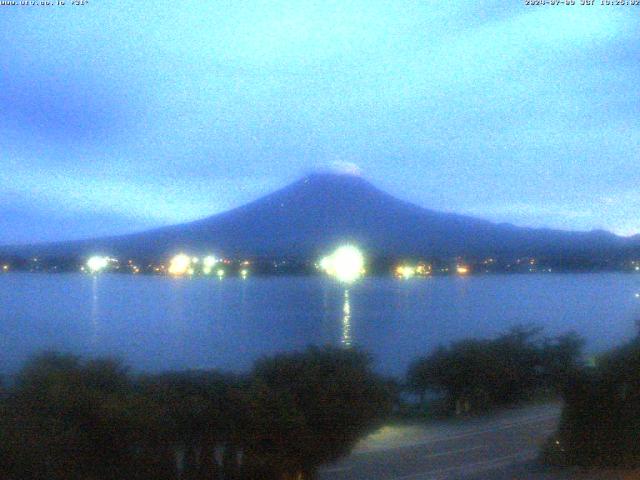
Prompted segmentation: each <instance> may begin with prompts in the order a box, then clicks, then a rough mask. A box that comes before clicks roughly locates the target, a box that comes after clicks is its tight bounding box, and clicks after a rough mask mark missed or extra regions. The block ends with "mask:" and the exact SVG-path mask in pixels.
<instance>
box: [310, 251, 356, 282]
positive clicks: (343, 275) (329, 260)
mask: <svg viewBox="0 0 640 480" xmlns="http://www.w3.org/2000/svg"><path fill="white" fill-rule="evenodd" d="M320 266H321V268H322V269H323V270H324V271H325V272H326V273H328V274H329V275H332V276H334V277H336V278H337V279H338V280H339V281H341V282H345V283H351V282H353V281H355V280H357V279H358V278H359V277H360V276H361V275H362V274H363V273H364V256H363V255H362V252H360V250H359V249H358V248H356V247H354V246H353V245H345V246H343V247H340V248H338V249H337V250H336V251H335V252H333V253H332V254H331V255H329V256H328V257H324V258H323V259H322V260H320Z"/></svg>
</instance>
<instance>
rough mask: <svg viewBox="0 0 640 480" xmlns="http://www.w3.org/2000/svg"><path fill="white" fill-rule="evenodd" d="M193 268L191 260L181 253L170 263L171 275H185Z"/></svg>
mask: <svg viewBox="0 0 640 480" xmlns="http://www.w3.org/2000/svg"><path fill="white" fill-rule="evenodd" d="M190 266H191V258H190V257H189V256H188V255H185V254H184V253H179V254H178V255H176V256H175V257H173V258H172V259H171V261H170V262H169V273H170V274H171V275H184V274H185V273H187V271H188V270H189V267H190Z"/></svg>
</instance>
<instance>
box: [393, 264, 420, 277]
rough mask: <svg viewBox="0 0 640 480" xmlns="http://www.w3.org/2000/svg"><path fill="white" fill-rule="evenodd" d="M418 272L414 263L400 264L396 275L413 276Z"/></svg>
mask: <svg viewBox="0 0 640 480" xmlns="http://www.w3.org/2000/svg"><path fill="white" fill-rule="evenodd" d="M415 274H416V268H415V267H414V266H412V265H398V267H397V268H396V275H397V276H398V277H400V278H411V277H413V276H414V275H415Z"/></svg>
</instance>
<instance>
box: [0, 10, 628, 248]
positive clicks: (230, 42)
mask: <svg viewBox="0 0 640 480" xmlns="http://www.w3.org/2000/svg"><path fill="white" fill-rule="evenodd" d="M577 3H579V1H578V2H577ZM0 41H1V42H2V43H1V44H2V45H3V46H4V47H3V48H2V49H0V125H1V127H2V130H1V132H0V166H1V167H2V168H0V243H20V242H33V241H43V240H64V239H71V238H82V237H90V236H94V235H104V234H112V233H125V232H132V231H137V230H141V229H145V228H148V227H152V226H158V225H166V224H171V223H176V222H182V221H187V220H191V219H196V218H200V217H204V216H207V215H210V214H213V213H217V212H221V211H224V210H227V209H229V208H232V207H235V206H238V205H241V204H243V203H245V202H247V201H249V200H252V199H255V198H257V197H259V196H261V195H263V194H265V193H268V192H270V191H272V190H274V189H276V188H279V187H281V186H284V185H286V184H287V183H289V182H290V181H293V180H295V179H297V178H299V177H300V176H302V175H304V174H305V173H308V172H310V171H313V170H315V169H324V168H327V167H332V168H337V169H354V168H357V169H358V170H360V171H361V172H362V175H363V176H365V177H366V178H368V179H369V180H371V181H372V182H373V183H374V184H376V185H378V186H379V187H381V188H383V189H385V190H387V191H389V192H390V193H392V194H394V195H396V196H398V197H400V198H403V199H406V200H410V201H412V202H415V203H417V204H419V205H422V206H425V207H428V208H432V209H437V210H446V211H454V212H460V213H467V214H472V215H475V216H480V217H483V218H487V219H490V220H495V221H501V222H502V221H508V222H512V223H515V224H518V225H527V226H549V227H556V228H563V229H580V230H588V229H592V228H605V229H608V230H612V231H615V232H617V233H620V234H625V235H628V234H633V233H640V217H639V216H638V213H637V212H638V210H639V209H640V189H638V185H640V83H639V82H640V61H639V60H640V7H638V6H623V7H619V6H609V7H607V6H601V5H594V6H591V7H586V6H579V5H576V6H573V7H569V6H538V7H527V6H525V5H524V2H521V1H514V2H505V1H493V0H486V1H481V2H478V1H470V0H469V1H467V0H461V1H457V2H454V1H451V2H423V1H399V0H396V1H389V2H386V1H385V2H382V1H380V2H376V1H371V0H369V1H361V2H360V1H345V0H342V1H329V0H324V1H317V2H311V1H304V0H298V1H296V2H278V1H271V2H266V1H265V2H262V1H247V2H241V1H234V2H226V1H221V0H216V1H213V2H201V1H199V2H196V1H180V2H175V1H172V2H163V1H154V2H151V1H119V0H111V1H105V0H90V1H89V4H88V5H85V6H71V5H69V1H67V5H65V6H64V7H54V6H51V7H44V6H43V7H39V6H38V7H36V6H28V7H25V6H14V7H12V6H5V7H0Z"/></svg>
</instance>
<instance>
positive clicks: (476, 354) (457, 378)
mask: <svg viewBox="0 0 640 480" xmlns="http://www.w3.org/2000/svg"><path fill="white" fill-rule="evenodd" d="M541 333H542V332H541V330H540V329H538V328H524V327H516V328H513V329H511V330H509V331H508V332H506V333H505V334H503V335H500V336H498V337H497V338H495V339H486V340H484V339H483V340H478V339H470V340H462V341H459V342H455V343H452V344H451V345H450V346H448V347H440V348H438V349H437V350H436V351H434V352H433V353H431V354H430V355H428V356H426V357H423V358H420V359H418V360H416V361H415V362H414V363H413V364H412V365H411V366H410V368H409V371H408V374H407V388H408V389H409V391H411V392H413V393H415V394H417V395H418V396H419V398H420V402H419V404H420V405H424V404H425V399H426V398H427V396H428V395H429V394H431V396H432V397H433V394H434V393H436V394H439V395H440V396H439V399H440V400H442V401H441V402H440V403H441V404H442V405H443V408H442V410H443V412H442V413H445V414H451V413H456V414H462V413H474V412H481V411H485V410H488V409H491V408H495V407H500V406H505V405H511V404H515V403H517V402H520V401H523V400H531V399H534V398H536V397H539V396H545V397H548V396H549V395H554V394H556V393H557V392H559V390H558V389H559V387H560V386H562V385H563V384H564V383H565V382H566V379H567V378H569V377H570V376H572V375H574V372H576V371H577V370H578V369H579V368H580V365H581V358H582V347H583V344H584V341H583V340H582V339H581V338H580V337H579V336H577V335H576V334H574V333H569V334H566V335H562V336H559V337H556V338H546V337H543V336H542V334H541ZM430 403H431V404H433V403H434V402H430Z"/></svg>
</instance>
